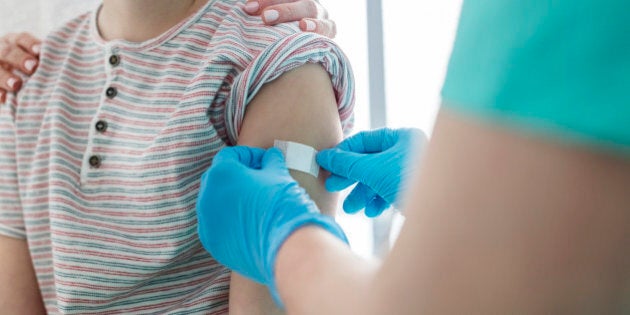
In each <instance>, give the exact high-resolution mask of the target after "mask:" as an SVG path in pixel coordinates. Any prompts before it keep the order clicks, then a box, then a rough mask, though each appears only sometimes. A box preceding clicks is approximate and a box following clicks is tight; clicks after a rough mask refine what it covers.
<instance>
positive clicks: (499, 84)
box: [442, 0, 630, 153]
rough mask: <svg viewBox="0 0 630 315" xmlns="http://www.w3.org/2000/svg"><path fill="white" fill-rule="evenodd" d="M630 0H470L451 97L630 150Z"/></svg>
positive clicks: (481, 113)
mask: <svg viewBox="0 0 630 315" xmlns="http://www.w3.org/2000/svg"><path fill="white" fill-rule="evenodd" d="M628 12H630V2H628V1H627V0H603V1H595V0H570V1H569V0H557V1H548V0H532V1H503V0H485V1H464V5H463V8H462V12H461V19H460V24H459V28H458V34H457V39H456V42H455V46H454V49H453V53H452V56H451V60H450V64H449V68H448V72H447V78H446V81H445V83H444V87H443V90H442V97H443V100H444V104H445V105H444V106H445V107H447V108H451V109H453V110H456V111H460V112H463V113H466V114H472V115H476V116H478V117H481V118H487V119H492V120H494V121H496V122H499V123H504V124H505V125H507V126H510V127H515V128H518V129H520V130H522V131H525V132H534V133H537V134H543V135H544V136H546V137H557V138H558V139H562V140H564V141H570V142H575V143H579V144H582V145H584V144H585V145H595V146H597V147H598V148H602V149H606V150H609V149H610V150H613V151H615V152H624V153H628V152H630V93H629V92H628V91H629V89H630V36H629V35H628V34H630V18H628Z"/></svg>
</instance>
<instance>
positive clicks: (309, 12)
mask: <svg viewBox="0 0 630 315" xmlns="http://www.w3.org/2000/svg"><path fill="white" fill-rule="evenodd" d="M185 2H186V1H183V3H185ZM247 4H249V5H245V6H244V9H245V11H246V12H247V13H249V14H251V15H263V16H264V14H263V13H264V12H265V11H268V10H276V11H277V12H278V13H279V15H278V19H277V20H275V21H267V20H266V19H264V18H263V22H264V23H265V24H267V25H275V24H279V23H285V22H293V21H299V23H300V29H301V30H302V31H305V32H315V33H318V34H321V35H324V36H327V37H330V38H333V37H335V35H336V34H337V27H336V25H335V22H334V21H332V20H329V19H328V12H327V11H326V9H325V8H324V7H322V6H321V5H320V4H319V2H317V1H315V0H261V1H252V0H250V1H248V2H247ZM149 7H151V6H149ZM252 8H253V9H252ZM313 26H314V28H312V27H313ZM158 34H159V33H158ZM40 49H41V40H39V39H38V38H36V37H34V36H33V35H31V34H28V33H11V34H6V35H4V36H1V37H0V104H3V103H4V102H5V101H6V97H7V93H15V92H18V91H19V90H20V89H21V87H22V85H23V81H22V79H21V78H20V77H19V76H17V75H15V73H14V72H15V71H19V72H21V73H23V74H25V75H31V74H33V73H34V72H35V71H36V70H37V66H39V51H40ZM10 79H12V80H10ZM9 83H13V84H11V85H10V84H9Z"/></svg>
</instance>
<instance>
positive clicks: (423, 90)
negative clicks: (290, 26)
mask: <svg viewBox="0 0 630 315" xmlns="http://www.w3.org/2000/svg"><path fill="white" fill-rule="evenodd" d="M99 2H100V1H97V0H0V33H1V34H5V33H9V32H22V31H28V32H31V33H33V34H35V35H37V36H39V37H43V36H45V35H46V34H47V33H48V32H49V31H50V30H52V29H53V28H54V27H56V26H57V25H59V24H61V23H63V22H64V21H66V20H68V19H70V18H72V17H74V16H76V15H78V14H80V13H83V12H85V11H88V10H91V9H94V8H96V6H97V4H98V3H99ZM320 2H321V3H322V4H323V5H324V6H325V7H326V8H327V9H328V11H329V13H330V15H331V18H332V19H334V20H335V21H336V22H337V29H338V34H337V38H336V41H337V42H338V43H339V44H340V45H341V47H342V48H343V49H344V51H345V52H346V54H347V55H348V57H349V58H350V60H351V61H352V65H353V68H354V72H355V77H356V80H357V84H356V86H357V103H356V111H355V113H356V116H355V119H356V124H355V129H354V132H358V131H361V130H366V129H370V128H376V127H382V126H384V125H387V126H390V127H417V128H420V129H422V130H423V131H424V132H425V133H427V135H430V134H431V130H432V128H433V123H434V120H435V116H436V113H437V110H438V108H439V103H440V97H439V95H440V87H441V85H442V81H443V80H444V75H445V73H446V66H447V63H448V57H449V54H450V50H451V46H452V43H453V40H454V36H455V29H456V27H457V19H458V17H459V11H460V7H461V3H462V0H444V1H402V0H389V1H387V2H386V1H382V0H342V1H339V0H320ZM59 7H63V8H64V10H63V14H61V15H59V14H57V12H58V11H59V10H52V9H51V8H59ZM12 8H19V10H12ZM53 11H54V12H55V13H56V14H51V12H53ZM338 220H339V221H340V223H341V224H342V226H343V227H344V229H345V230H346V232H347V234H348V237H349V238H350V242H351V245H352V247H353V249H354V250H355V251H356V252H357V253H358V254H360V255H362V256H365V257H369V256H373V255H376V256H381V255H382V254H384V252H386V251H387V250H388V249H389V246H390V245H391V243H392V242H393V240H394V239H395V236H396V235H397V231H398V229H399V226H400V224H401V223H402V221H403V218H402V216H400V215H391V211H390V215H385V216H383V218H381V219H379V220H377V221H374V220H369V219H366V218H365V217H364V216H363V214H361V213H360V214H357V215H355V216H353V217H352V218H350V217H349V216H347V215H345V214H343V211H339V215H338ZM392 226H393V228H390V227H392Z"/></svg>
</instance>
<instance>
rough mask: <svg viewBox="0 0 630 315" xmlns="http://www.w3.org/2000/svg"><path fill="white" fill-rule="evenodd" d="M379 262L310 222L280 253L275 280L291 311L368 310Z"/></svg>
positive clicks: (365, 312)
mask: <svg viewBox="0 0 630 315" xmlns="http://www.w3.org/2000/svg"><path fill="white" fill-rule="evenodd" d="M377 270H378V263H376V262H374V261H367V260H365V259H363V258H361V257H359V256H357V255H356V254H354V253H353V252H352V251H351V250H350V249H349V247H348V246H347V245H346V244H344V243H343V242H341V241H340V240H339V239H337V238H335V237H334V236H332V235H330V234H329V233H328V232H326V231H325V230H323V229H321V228H319V227H316V226H308V227H304V228H302V229H299V230H297V231H296V232H295V233H293V235H291V236H290V237H289V238H288V239H287V241H286V242H285V244H284V245H283V246H282V248H281V249H280V252H279V253H278V260H277V263H276V283H277V285H278V288H279V291H280V296H281V297H282V300H283V301H284V303H285V306H286V308H287V312H288V313H289V314H368V313H369V310H368V309H365V308H364V306H366V304H367V303H366V300H367V297H368V295H369V293H370V292H371V291H373V290H371V289H372V286H373V280H374V276H375V275H376V271H377Z"/></svg>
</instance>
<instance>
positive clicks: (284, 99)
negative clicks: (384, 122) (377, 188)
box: [0, 0, 342, 315]
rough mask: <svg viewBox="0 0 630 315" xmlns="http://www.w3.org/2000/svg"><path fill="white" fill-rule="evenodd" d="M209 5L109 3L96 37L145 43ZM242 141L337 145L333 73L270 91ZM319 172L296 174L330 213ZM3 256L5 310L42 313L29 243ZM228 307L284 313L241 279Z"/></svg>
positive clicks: (0, 294) (14, 245) (141, 0)
mask: <svg viewBox="0 0 630 315" xmlns="http://www.w3.org/2000/svg"><path fill="white" fill-rule="evenodd" d="M206 2H207V0H204V1H194V0H189V1H171V0H135V1H127V0H105V1H104V2H103V7H102V10H101V12H100V15H99V31H100V32H101V35H102V36H103V38H105V39H108V40H113V39H125V40H129V41H145V40H148V39H150V38H153V37H155V36H158V35H159V34H161V33H163V32H164V31H166V30H168V29H170V28H171V27H172V26H174V25H175V24H177V23H178V22H179V21H181V20H182V19H184V18H185V17H187V16H189V15H190V14H192V13H194V12H196V11H197V10H198V9H199V8H200V7H201V6H203V5H204V4H205V3H206ZM266 5H270V3H267V4H266ZM304 13H308V12H304ZM139 16H141V17H142V18H141V19H140V18H138V17H139ZM296 17H299V15H298V16H296ZM12 39H13V40H15V43H16V45H17V46H19V47H21V48H20V49H22V50H24V54H23V55H21V56H22V57H24V56H26V57H24V58H30V57H28V52H27V49H30V52H31V53H33V47H34V45H39V41H37V40H36V39H34V38H31V37H30V36H29V35H25V34H21V35H19V36H17V37H12ZM31 57H32V55H31ZM0 60H2V59H0ZM279 91H282V93H279ZM289 113H290V114H289ZM313 117H317V118H318V119H313ZM239 138H240V139H239V144H243V145H252V146H260V147H270V146H272V145H273V140H274V139H283V140H291V141H297V142H301V143H304V144H308V145H311V146H313V147H315V148H317V149H323V148H329V147H332V146H334V145H335V144H336V143H338V142H339V141H340V140H341V138H342V133H341V126H340V122H339V116H338V113H337V109H336V100H335V96H334V93H333V89H332V86H331V83H330V78H329V76H328V73H327V72H326V71H325V70H324V69H323V68H321V67H320V66H318V65H305V66H302V67H300V68H298V69H295V70H293V71H290V72H288V73H286V74H284V75H283V76H281V77H280V78H278V79H277V80H275V81H273V82H271V83H268V84H267V85H265V86H264V87H263V88H262V89H261V91H260V92H259V93H258V95H257V96H256V97H255V98H254V100H252V102H251V103H250V104H249V105H248V109H247V112H246V115H245V118H244V121H243V126H242V129H241V132H240V135H239ZM320 174H321V175H320V177H319V178H317V179H316V178H313V177H311V176H310V175H306V174H301V173H294V174H292V175H293V176H294V177H295V179H296V180H297V181H298V182H299V183H300V184H301V185H302V186H303V187H304V188H305V189H306V190H307V191H308V192H309V193H310V194H311V196H312V197H313V199H314V200H316V202H317V204H318V206H319V207H320V208H321V209H324V212H325V213H329V214H332V213H333V211H334V208H335V205H336V199H335V195H333V194H330V193H328V192H326V190H325V188H324V180H325V177H326V176H327V175H326V173H325V172H323V171H322V172H320ZM0 252H2V253H8V255H3V256H2V257H3V258H2V261H1V264H2V268H0V309H2V310H6V312H8V311H10V312H14V313H8V314H45V310H44V306H43V303H42V297H41V295H40V292H39V288H38V285H37V280H36V277H35V273H34V270H33V266H32V262H31V258H30V256H29V251H28V245H27V242H26V241H25V240H16V239H12V238H8V237H3V236H0ZM230 308H231V311H230V312H231V314H237V315H238V314H277V313H281V312H280V310H278V309H277V308H276V307H275V304H274V303H273V301H272V299H271V297H270V295H269V294H268V291H267V289H266V288H265V287H263V286H260V285H257V284H255V283H253V282H251V281H249V280H247V279H245V278H243V277H240V276H239V275H236V274H235V275H233V277H232V280H231V290H230ZM3 312H5V311H3ZM3 314H4V313H3Z"/></svg>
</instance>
